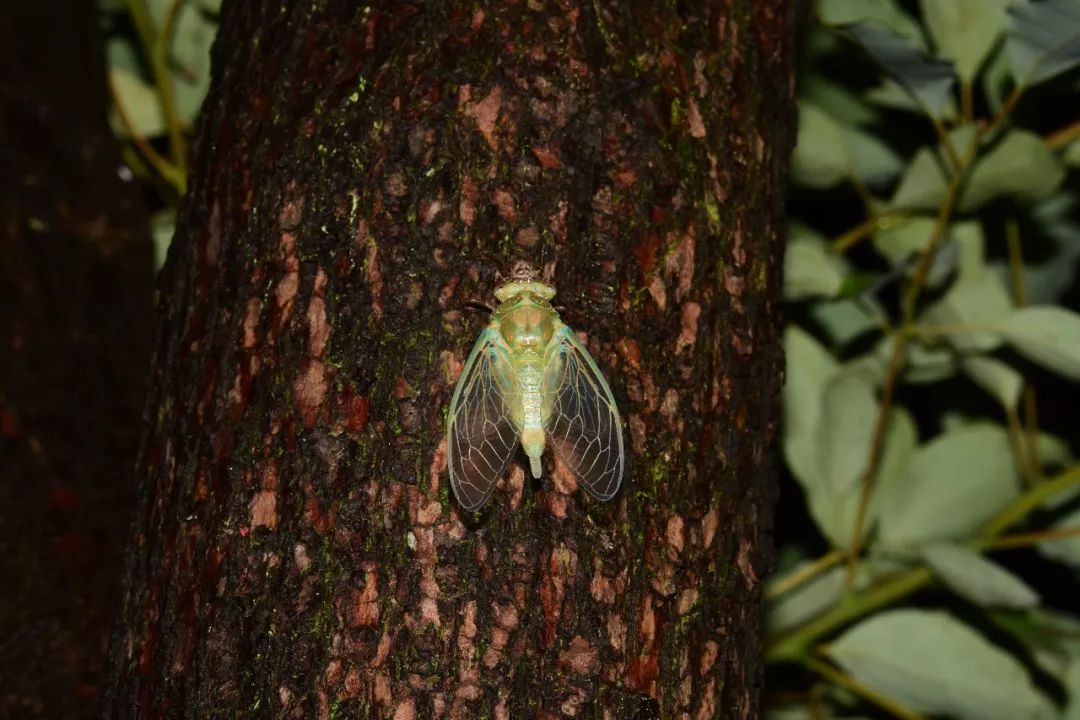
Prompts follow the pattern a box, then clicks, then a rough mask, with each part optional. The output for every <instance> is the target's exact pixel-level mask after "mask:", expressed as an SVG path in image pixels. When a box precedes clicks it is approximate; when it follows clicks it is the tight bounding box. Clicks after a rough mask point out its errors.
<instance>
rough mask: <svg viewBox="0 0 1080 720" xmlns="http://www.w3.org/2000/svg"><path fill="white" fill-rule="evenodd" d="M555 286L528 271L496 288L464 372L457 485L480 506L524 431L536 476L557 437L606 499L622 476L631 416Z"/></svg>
mask: <svg viewBox="0 0 1080 720" xmlns="http://www.w3.org/2000/svg"><path fill="white" fill-rule="evenodd" d="M554 296H555V289H554V288H553V287H551V286H549V285H545V284H544V283H541V282H536V281H534V280H532V278H531V276H529V277H528V278H527V279H518V280H515V281H513V282H509V283H507V284H505V285H503V286H501V287H499V288H498V289H497V290H496V291H495V299H496V300H498V301H499V306H498V307H497V308H495V310H494V311H493V312H492V314H491V322H490V323H489V324H488V326H487V327H486V328H485V329H484V331H483V332H482V333H481V334H480V337H479V338H478V339H477V341H476V344H475V345H474V346H473V349H472V352H471V353H469V359H468V360H467V361H466V362H465V369H464V370H463V371H462V373H461V378H460V379H459V380H458V384H457V387H456V388H455V389H454V398H453V400H452V401H451V402H450V414H449V416H448V417H447V425H446V439H447V446H448V448H449V450H448V462H449V466H450V487H452V488H453V489H454V495H455V496H457V499H458V502H459V503H461V506H462V507H463V508H465V509H466V510H468V511H470V512H472V511H474V510H477V509H479V508H480V507H481V506H482V505H483V504H484V503H485V502H486V501H487V499H488V497H490V496H491V492H492V490H494V488H495V483H496V482H497V481H498V479H499V477H501V476H502V474H503V472H504V471H505V470H506V467H507V465H508V464H509V463H510V458H511V457H512V456H513V454H514V450H515V448H516V447H517V443H518V440H519V439H520V441H521V445H522V447H524V449H525V454H526V455H528V456H529V466H530V468H531V469H532V474H533V477H536V478H538V477H540V474H541V467H540V457H541V456H542V455H543V452H544V446H545V445H546V444H547V443H548V442H550V443H551V445H552V446H553V447H554V448H555V453H556V454H557V455H558V456H559V458H560V459H561V460H562V461H563V463H564V464H565V465H566V467H567V468H569V470H570V472H571V473H573V475H574V477H575V479H576V480H577V482H578V484H579V485H583V486H584V487H585V489H586V490H588V491H589V492H590V493H591V494H592V495H593V496H594V497H596V498H597V499H599V500H610V499H611V498H612V497H614V495H615V493H616V491H618V489H619V484H620V483H621V482H622V473H623V460H624V457H623V437H622V422H621V420H620V419H619V411H618V409H617V408H616V407H615V398H613V397H612V395H611V388H609V387H608V384H607V382H606V381H605V380H604V376H603V375H602V374H601V373H600V369H599V368H598V367H596V362H595V361H594V360H593V359H592V356H590V355H589V351H588V350H586V349H585V346H584V345H582V344H581V341H580V340H579V339H578V337H577V335H575V334H574V331H573V330H571V329H570V328H569V327H568V326H567V325H566V324H564V323H563V322H562V320H560V319H559V314H558V313H557V312H555V309H554V308H553V307H552V306H551V303H550V301H551V299H552V298H553V297H554Z"/></svg>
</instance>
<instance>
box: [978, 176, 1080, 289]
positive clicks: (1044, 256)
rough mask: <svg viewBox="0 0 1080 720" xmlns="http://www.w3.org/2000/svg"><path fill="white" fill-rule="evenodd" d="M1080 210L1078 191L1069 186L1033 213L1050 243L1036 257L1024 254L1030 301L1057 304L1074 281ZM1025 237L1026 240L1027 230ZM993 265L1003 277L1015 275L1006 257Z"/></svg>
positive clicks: (1079, 246) (1079, 248)
mask: <svg viewBox="0 0 1080 720" xmlns="http://www.w3.org/2000/svg"><path fill="white" fill-rule="evenodd" d="M1078 212H1080V205H1078V203H1077V193H1076V191H1075V190H1072V189H1069V188H1066V189H1063V190H1062V191H1060V192H1058V194H1057V195H1054V196H1053V197H1052V198H1050V199H1049V200H1046V201H1044V202H1042V203H1039V205H1038V206H1036V207H1035V209H1034V211H1033V212H1032V213H1031V218H1032V219H1033V220H1034V221H1035V222H1036V223H1037V224H1038V227H1039V232H1040V233H1042V234H1043V235H1044V236H1045V237H1046V238H1047V240H1048V241H1049V247H1048V248H1047V249H1046V250H1044V251H1043V252H1040V253H1039V254H1038V255H1035V254H1034V253H1030V255H1033V257H1025V258H1024V290H1025V293H1026V295H1027V303H1028V304H1029V305H1052V304H1055V303H1057V302H1058V301H1059V300H1060V299H1061V297H1062V296H1063V295H1064V294H1065V293H1066V292H1067V291H1068V289H1069V288H1070V287H1071V286H1072V285H1073V283H1074V282H1075V280H1076V271H1077V262H1076V261H1077V259H1080V224H1078V223H1077V221H1076V218H1077V214H1078ZM1022 240H1023V241H1024V242H1025V243H1026V240H1027V237H1026V234H1025V237H1024V238H1022ZM1027 255H1029V253H1028V252H1027V251H1026V250H1025V256H1027ZM993 267H994V270H995V272H997V273H998V276H999V277H1001V278H1002V279H1003V280H1006V279H1008V278H1010V277H1011V275H1012V269H1011V268H1010V267H1009V266H1008V264H1007V263H1005V262H1003V261H1001V262H996V263H994V264H993Z"/></svg>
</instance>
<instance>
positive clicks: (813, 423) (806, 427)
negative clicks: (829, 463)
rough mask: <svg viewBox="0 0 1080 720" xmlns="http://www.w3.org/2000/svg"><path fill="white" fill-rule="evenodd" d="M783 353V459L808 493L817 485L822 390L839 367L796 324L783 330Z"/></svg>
mask: <svg viewBox="0 0 1080 720" xmlns="http://www.w3.org/2000/svg"><path fill="white" fill-rule="evenodd" d="M784 352H785V355H786V360H787V369H786V372H785V378H786V381H785V383H784V389H783V401H784V432H783V435H782V439H783V449H784V458H785V460H787V464H788V467H789V468H790V469H791V472H792V474H793V475H794V476H795V478H796V479H797V480H798V481H799V483H800V484H801V485H802V486H803V489H804V490H806V491H807V493H808V494H809V492H810V490H811V489H812V488H813V487H815V486H816V485H817V484H818V473H817V467H818V463H817V432H818V425H819V423H820V421H821V408H822V404H823V400H824V397H825V388H826V387H827V386H828V384H829V382H830V381H831V380H832V379H833V378H834V377H835V376H836V374H837V373H839V372H840V365H839V364H838V363H837V362H836V361H835V360H834V359H833V357H832V355H830V354H829V352H828V351H827V350H826V349H825V348H823V347H822V346H821V345H820V344H819V343H818V342H817V341H816V340H815V339H814V338H813V337H811V336H810V334H809V333H807V332H806V331H805V330H803V329H801V328H799V327H798V326H795V325H789V326H788V327H787V329H786V330H785V331H784Z"/></svg>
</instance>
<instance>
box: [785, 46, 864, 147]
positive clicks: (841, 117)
mask: <svg viewBox="0 0 1080 720" xmlns="http://www.w3.org/2000/svg"><path fill="white" fill-rule="evenodd" d="M829 36H830V37H835V36H834V35H833V34H832V33H829ZM801 82H802V85H801V90H800V95H801V97H803V98H805V99H806V100H808V101H809V102H810V103H812V104H813V105H815V106H817V107H819V108H821V109H822V110H824V111H825V112H826V113H827V114H828V115H829V117H832V118H836V120H837V121H838V122H840V123H841V124H843V125H847V126H849V127H855V126H857V125H867V124H869V123H872V122H874V121H875V120H877V119H878V112H877V110H875V109H874V108H872V107H870V106H869V105H867V104H866V102H865V101H864V100H863V99H862V98H860V97H859V96H858V95H856V94H855V93H853V92H851V91H850V90H848V89H847V88H845V87H844V86H842V85H839V84H837V83H834V82H832V81H831V80H829V79H828V78H826V77H823V76H821V75H819V74H817V73H806V74H805V75H804V76H803V77H802V78H801Z"/></svg>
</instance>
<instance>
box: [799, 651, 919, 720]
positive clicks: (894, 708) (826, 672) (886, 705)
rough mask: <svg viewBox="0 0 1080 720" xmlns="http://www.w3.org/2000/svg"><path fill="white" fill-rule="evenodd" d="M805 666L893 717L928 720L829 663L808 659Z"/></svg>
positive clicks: (906, 719) (908, 719)
mask: <svg viewBox="0 0 1080 720" xmlns="http://www.w3.org/2000/svg"><path fill="white" fill-rule="evenodd" d="M803 665H804V666H805V667H806V668H807V669H809V670H813V671H814V672H816V673H817V674H818V675H821V676H822V677H823V678H826V679H827V680H829V682H831V683H833V684H834V685H838V686H839V687H842V688H844V689H845V690H850V691H851V692H853V693H855V694H856V695H858V696H859V697H861V698H863V699H864V700H869V701H870V702H872V703H873V704H875V705H877V706H878V707H879V708H881V709H882V710H884V711H885V712H887V713H889V714H890V715H892V716H893V717H897V718H900V720H926V716H925V715H920V714H919V713H917V712H915V711H914V710H909V709H908V708H906V707H904V706H903V705H901V704H900V703H898V702H897V701H895V700H893V699H892V698H889V697H886V696H884V695H882V694H881V693H879V692H878V691H876V690H873V689H872V688H869V687H867V686H866V685H863V684H862V683H861V682H859V681H858V680H856V679H855V678H853V677H851V676H850V675H847V674H845V673H843V672H841V671H840V670H838V669H837V668H834V667H833V666H832V665H830V664H829V663H827V662H824V661H822V660H819V659H817V658H816V657H808V658H806V659H805V660H803Z"/></svg>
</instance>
